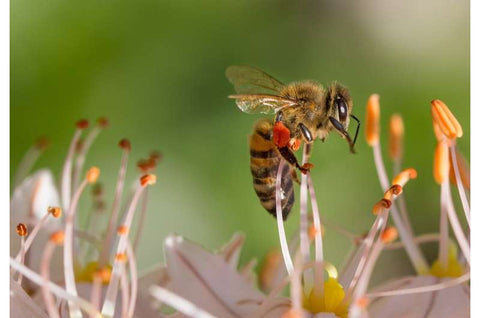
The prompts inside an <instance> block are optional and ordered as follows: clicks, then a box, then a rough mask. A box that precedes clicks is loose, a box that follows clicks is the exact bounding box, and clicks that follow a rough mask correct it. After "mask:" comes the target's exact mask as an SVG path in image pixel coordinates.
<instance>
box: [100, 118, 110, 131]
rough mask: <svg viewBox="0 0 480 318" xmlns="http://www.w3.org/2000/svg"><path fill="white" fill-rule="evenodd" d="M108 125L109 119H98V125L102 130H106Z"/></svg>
mask: <svg viewBox="0 0 480 318" xmlns="http://www.w3.org/2000/svg"><path fill="white" fill-rule="evenodd" d="M108 124H109V122H108V119H107V117H100V118H98V119H97V125H98V127H100V128H106V127H108Z"/></svg>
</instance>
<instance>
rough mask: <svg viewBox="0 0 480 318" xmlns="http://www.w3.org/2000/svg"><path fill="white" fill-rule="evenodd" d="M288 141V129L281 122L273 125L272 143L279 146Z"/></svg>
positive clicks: (283, 145)
mask: <svg viewBox="0 0 480 318" xmlns="http://www.w3.org/2000/svg"><path fill="white" fill-rule="evenodd" d="M289 141H290V130H289V129H288V128H287V127H286V126H285V125H284V124H283V123H282V122H281V121H279V122H277V123H275V125H274V126H273V143H274V144H275V145H276V146H277V147H280V148H283V147H286V146H287V145H288V143H289Z"/></svg>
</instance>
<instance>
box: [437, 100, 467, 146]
mask: <svg viewBox="0 0 480 318" xmlns="http://www.w3.org/2000/svg"><path fill="white" fill-rule="evenodd" d="M431 105H432V119H433V121H434V122H435V123H437V125H438V127H439V128H440V130H441V132H442V133H443V134H444V135H445V136H446V137H447V138H449V139H453V138H460V137H462V136H463V129H462V126H461V125H460V123H459V122H458V120H457V119H456V118H455V116H454V115H453V114H452V112H451V111H450V109H449V108H448V106H447V105H446V104H445V103H444V102H442V101H441V100H439V99H435V100H432V102H431Z"/></svg>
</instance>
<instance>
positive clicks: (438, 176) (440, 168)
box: [433, 140, 450, 184]
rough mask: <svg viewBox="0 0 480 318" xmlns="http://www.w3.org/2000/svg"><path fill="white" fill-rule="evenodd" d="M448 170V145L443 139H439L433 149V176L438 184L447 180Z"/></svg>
mask: <svg viewBox="0 0 480 318" xmlns="http://www.w3.org/2000/svg"><path fill="white" fill-rule="evenodd" d="M449 172H450V163H449V161H448V145H447V142H446V141H445V140H442V141H439V142H438V144H437V148H436V149H435V157H434V160H433V177H434V178H435V181H436V182H437V183H438V184H442V183H443V182H445V180H448V174H449Z"/></svg>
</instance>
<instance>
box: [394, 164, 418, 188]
mask: <svg viewBox="0 0 480 318" xmlns="http://www.w3.org/2000/svg"><path fill="white" fill-rule="evenodd" d="M416 177H417V170H415V169H413V168H408V169H405V170H403V171H402V172H400V173H399V174H397V175H396V176H395V178H393V180H392V184H399V185H401V186H402V187H403V186H404V185H405V184H406V183H407V182H408V180H410V179H415V178H416Z"/></svg>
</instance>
